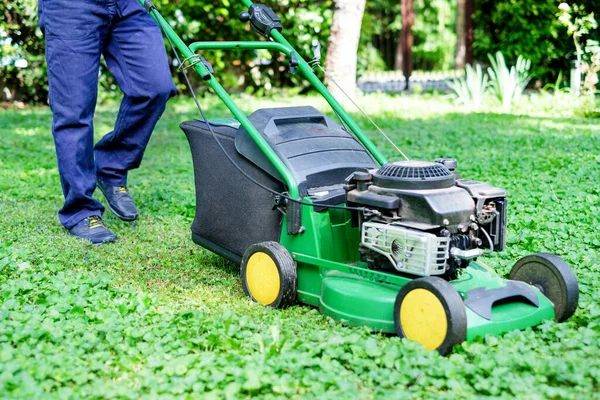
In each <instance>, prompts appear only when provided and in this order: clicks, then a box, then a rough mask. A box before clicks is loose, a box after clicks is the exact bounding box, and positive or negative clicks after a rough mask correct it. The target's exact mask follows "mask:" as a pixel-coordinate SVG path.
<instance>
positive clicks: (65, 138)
mask: <svg viewBox="0 0 600 400" xmlns="http://www.w3.org/2000/svg"><path fill="white" fill-rule="evenodd" d="M40 3H41V4H43V9H42V10H40V16H41V18H40V19H41V21H43V23H42V30H43V31H44V33H45V37H46V60H47V65H48V81H49V92H50V93H49V96H50V106H51V108H52V115H53V121H52V134H53V136H54V142H55V145H56V155H57V159H58V170H59V173H60V180H61V184H62V189H63V193H64V196H65V204H64V206H63V208H62V209H61V210H60V211H59V219H60V222H61V223H62V224H63V225H64V226H65V227H66V228H67V229H71V228H72V227H73V226H74V225H76V224H77V223H78V222H79V221H81V220H83V219H84V218H86V217H90V216H100V215H102V212H103V211H104V207H103V206H102V204H101V203H99V202H98V201H96V200H95V199H94V198H93V197H92V193H93V192H94V188H95V186H96V171H95V165H94V153H93V145H94V144H93V140H94V137H93V134H94V129H93V123H92V119H93V116H94V109H95V106H96V97H97V88H98V68H99V63H100V54H101V51H102V36H103V30H104V33H105V32H106V27H105V25H106V26H107V25H108V24H107V21H105V20H104V19H103V18H102V13H103V7H101V6H100V5H98V4H97V3H98V2H97V1H95V0H94V1H90V0H80V1H72V0H53V1H44V2H40Z"/></svg>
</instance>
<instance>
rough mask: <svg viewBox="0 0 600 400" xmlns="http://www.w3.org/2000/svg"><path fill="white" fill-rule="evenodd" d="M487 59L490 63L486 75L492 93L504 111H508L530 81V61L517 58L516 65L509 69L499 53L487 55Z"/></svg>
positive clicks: (520, 57)
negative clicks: (488, 77) (488, 78)
mask: <svg viewBox="0 0 600 400" xmlns="http://www.w3.org/2000/svg"><path fill="white" fill-rule="evenodd" d="M488 58H489V60H490V63H491V67H489V68H488V74H489V75H490V88H491V90H492V93H493V94H494V95H495V96H496V97H497V98H498V100H500V102H501V103H502V106H503V107H504V109H505V110H509V109H510V108H511V107H512V105H513V103H514V102H516V101H518V100H519V98H520V97H521V95H522V94H523V91H524V90H525V88H526V87H527V84H528V83H529V81H530V80H531V75H530V74H529V70H530V69H531V61H530V60H526V59H525V58H523V56H519V57H518V58H517V63H516V64H515V65H513V66H512V67H510V68H509V67H508V66H507V65H506V61H505V60H504V56H503V55H502V53H501V52H497V53H496V54H495V56H494V57H492V55H491V54H488Z"/></svg>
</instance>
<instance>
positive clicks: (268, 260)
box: [240, 242, 298, 308]
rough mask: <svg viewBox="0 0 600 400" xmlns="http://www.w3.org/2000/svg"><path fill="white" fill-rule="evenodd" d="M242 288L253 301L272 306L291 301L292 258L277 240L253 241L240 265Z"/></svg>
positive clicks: (293, 295) (293, 286) (294, 286)
mask: <svg viewBox="0 0 600 400" xmlns="http://www.w3.org/2000/svg"><path fill="white" fill-rule="evenodd" d="M240 272H241V275H242V285H243V287H244V292H245V293H246V294H247V295H248V296H249V297H250V298H251V299H252V300H254V301H256V302H258V303H261V304H263V305H265V306H269V307H273V308H284V307H287V306H290V305H292V304H294V302H295V301H296V292H297V280H298V279H297V275H296V262H295V261H294V259H293V258H292V256H291V255H290V253H289V252H288V251H287V250H286V248H285V247H283V246H282V245H281V244H279V243H277V242H262V243H257V244H253V245H252V246H250V247H249V248H248V249H247V250H246V252H245V253H244V257H243V258H242V265H241V271H240Z"/></svg>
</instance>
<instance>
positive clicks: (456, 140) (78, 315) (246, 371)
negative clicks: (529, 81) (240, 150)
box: [0, 95, 600, 399]
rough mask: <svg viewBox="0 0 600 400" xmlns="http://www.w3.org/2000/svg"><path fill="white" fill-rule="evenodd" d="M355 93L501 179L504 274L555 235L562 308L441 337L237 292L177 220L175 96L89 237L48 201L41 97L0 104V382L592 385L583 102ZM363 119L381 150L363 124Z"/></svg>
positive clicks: (412, 394)
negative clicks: (7, 106) (17, 105)
mask: <svg viewBox="0 0 600 400" xmlns="http://www.w3.org/2000/svg"><path fill="white" fill-rule="evenodd" d="M236 99H237V100H239V102H240V104H241V105H242V107H243V108H244V110H245V111H247V112H250V111H252V110H253V109H255V108H257V107H264V106H273V105H274V104H277V105H282V106H283V105H291V104H294V105H302V104H314V105H316V106H318V107H322V106H323V102H322V101H320V100H319V99H317V98H314V97H308V98H300V97H280V98H274V99H264V100H260V99H254V98H249V97H247V96H237V97H236ZM203 102H204V103H206V104H204V105H205V106H206V109H207V110H210V115H209V116H210V117H219V116H225V115H227V114H226V110H225V109H224V108H223V106H222V105H220V104H218V103H217V102H216V101H215V100H214V99H212V98H211V99H208V98H207V99H205V100H203ZM361 104H363V105H364V106H365V108H366V111H367V112H369V113H370V114H371V115H372V117H373V118H374V120H375V121H376V122H377V123H378V124H379V125H380V126H381V127H382V128H383V129H385V130H386V131H387V132H388V133H389V134H390V135H391V136H392V138H393V139H394V140H395V141H396V143H397V144H398V145H399V146H400V147H401V148H402V149H403V150H404V151H405V152H407V153H408V155H409V156H410V157H411V158H415V159H417V158H421V159H434V158H437V157H440V156H455V157H457V158H458V159H459V170H460V172H461V173H462V174H463V175H464V176H465V177H469V178H473V179H478V180H482V181H489V182H491V183H493V184H495V185H498V186H501V187H505V188H506V189H507V190H508V192H509V195H510V214H509V220H508V230H509V236H508V247H507V249H506V250H505V251H504V252H503V253H499V254H494V255H491V256H486V257H485V260H483V261H484V262H486V264H489V265H490V266H492V267H494V268H496V269H497V270H498V271H499V272H500V273H501V274H506V273H508V271H509V269H510V267H511V265H512V264H513V263H514V262H515V261H516V259H517V258H518V257H520V256H523V255H525V254H527V253H530V252H535V251H549V252H554V253H557V254H559V255H561V256H562V257H564V258H565V259H566V260H567V261H568V262H569V263H570V264H571V265H572V266H573V268H574V270H575V272H576V274H577V276H578V279H579V282H580V290H581V298H580V307H579V309H578V310H577V312H576V314H575V316H574V317H573V318H571V319H570V320H569V321H567V322H565V323H562V324H558V323H555V322H553V321H548V322H545V323H543V324H542V325H541V326H539V327H537V328H534V329H527V330H525V331H515V332H511V333H508V334H506V335H503V336H501V337H491V336H490V337H487V338H485V339H481V340H478V341H476V342H472V343H465V344H463V345H461V346H458V347H457V348H456V349H455V350H454V352H453V354H451V355H450V356H449V357H440V356H439V355H437V354H436V353H433V352H426V351H424V350H423V349H422V348H421V347H420V346H418V345H416V344H414V343H410V342H407V341H402V340H399V339H398V338H397V337H394V336H383V335H379V334H377V333H375V332H369V331H367V330H365V329H362V328H352V327H348V326H344V325H342V324H340V323H338V322H334V321H332V320H330V319H328V318H326V317H323V316H322V315H320V314H319V313H318V312H317V310H315V309H312V308H310V307H307V306H300V305H299V306H294V307H291V308H290V309H286V310H273V309H269V308H264V307H261V306H258V305H256V304H252V303H250V302H249V301H248V300H247V299H246V298H245V297H244V294H243V291H242V288H241V284H240V280H239V273H238V268H237V267H236V266H235V265H231V264H229V263H227V262H225V261H224V260H223V259H221V258H219V257H217V256H215V255H212V254H211V253H209V252H207V251H205V250H202V249H201V248H200V247H198V246H196V245H194V244H193V243H192V242H191V240H190V238H189V226H190V223H191V219H192V217H193V213H194V188H193V169H192V162H191V156H190V154H189V148H188V145H187V142H186V139H185V137H184V135H183V134H182V133H181V132H180V130H179V128H178V124H179V122H181V121H182V120H184V119H191V118H196V113H195V112H194V111H193V106H192V104H191V102H189V101H188V100H187V99H179V100H177V99H175V101H172V102H171V103H170V104H169V107H168V110H167V114H166V115H165V117H164V118H163V119H162V120H161V121H160V122H159V125H158V127H157V130H156V132H155V134H154V136H153V138H152V140H151V142H150V146H149V148H148V152H147V154H146V157H145V160H144V163H143V164H142V167H141V168H140V169H139V170H136V171H133V172H132V173H131V176H130V180H129V183H130V186H131V189H132V192H133V194H134V196H135V197H136V200H137V202H138V205H139V207H140V210H141V218H140V220H139V221H138V222H136V223H134V224H126V223H123V222H121V221H119V220H118V219H116V218H115V217H114V216H112V215H106V222H107V224H108V225H109V226H110V228H111V229H114V230H115V231H116V232H117V233H118V235H119V236H120V241H119V242H118V243H116V244H114V245H107V246H101V247H93V246H88V245H86V244H85V243H82V242H80V241H78V240H76V239H74V238H72V237H69V236H68V235H67V234H66V233H65V231H64V229H63V228H62V227H60V226H59V224H58V221H57V218H56V211H57V210H58V209H59V208H60V206H61V204H62V203H61V202H62V194H61V191H60V183H59V177H58V172H57V169H56V160H55V153H54V147H53V144H52V138H51V135H50V134H49V129H50V123H51V115H50V111H49V110H48V109H47V108H33V109H26V110H22V111H11V110H0V131H1V132H3V135H2V141H0V226H1V227H2V228H1V229H0V397H1V398H15V397H20V398H44V399H46V398H60V399H63V398H88V397H91V398H135V399H138V398H159V397H160V398H198V397H203V398H219V399H221V398H246V397H253V398H268V399H272V398H299V397H307V398H319V399H321V398H323V399H346V398H348V399H356V398H394V399H395V398H413V399H421V398H435V399H439V398H448V399H451V398H461V399H463V398H482V397H488V396H491V397H495V398H498V397H500V398H531V399H536V398H560V399H588V398H593V397H594V396H596V394H597V392H598V388H600V359H599V358H598V357H597V354H598V353H599V352H600V307H599V305H598V302H597V292H598V290H599V289H600V278H599V277H600V257H599V252H600V231H599V230H598V229H597V227H598V226H600V189H599V188H598V180H597V178H596V177H597V170H598V168H599V166H600V159H599V158H598V154H600V124H599V123H598V122H599V121H598V120H588V119H581V118H557V117H556V115H555V113H554V112H552V111H551V112H548V113H544V112H542V111H543V110H542V111H540V110H537V112H538V113H540V115H539V116H536V117H532V116H526V115H509V114H497V113H493V112H489V113H464V112H462V111H461V109H459V108H457V107H455V106H453V105H451V104H449V103H448V102H446V101H445V100H442V99H440V98H420V97H401V96H398V97H391V96H383V95H372V96H365V97H364V98H363V99H362V100H361ZM398 110H409V111H410V112H398ZM116 113H117V105H116V104H112V105H108V106H103V107H100V108H99V109H98V112H97V118H96V126H97V128H98V130H99V131H101V132H104V131H109V130H110V129H111V125H112V124H113V122H114V118H115V116H116ZM354 116H355V117H356V118H357V119H358V122H359V123H360V124H361V125H362V126H364V127H368V124H366V121H365V120H364V119H361V118H359V116H358V115H356V114H354ZM368 133H369V135H371V136H372V137H373V138H374V139H375V140H376V141H377V143H378V145H379V146H380V147H381V149H382V150H383V151H384V152H385V153H386V155H387V156H388V157H389V158H390V159H395V158H397V154H395V153H394V150H393V149H392V148H391V146H389V145H386V144H385V140H383V139H381V138H380V137H379V136H378V135H377V133H376V132H375V130H374V129H371V128H369V129H368ZM32 155H35V156H32ZM9 242H10V243H9Z"/></svg>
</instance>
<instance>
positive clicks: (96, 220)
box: [90, 215, 104, 229]
mask: <svg viewBox="0 0 600 400" xmlns="http://www.w3.org/2000/svg"><path fill="white" fill-rule="evenodd" d="M101 226H104V225H103V224H102V220H101V219H100V217H98V216H96V215H92V216H91V217H90V229H94V228H99V227H101Z"/></svg>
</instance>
